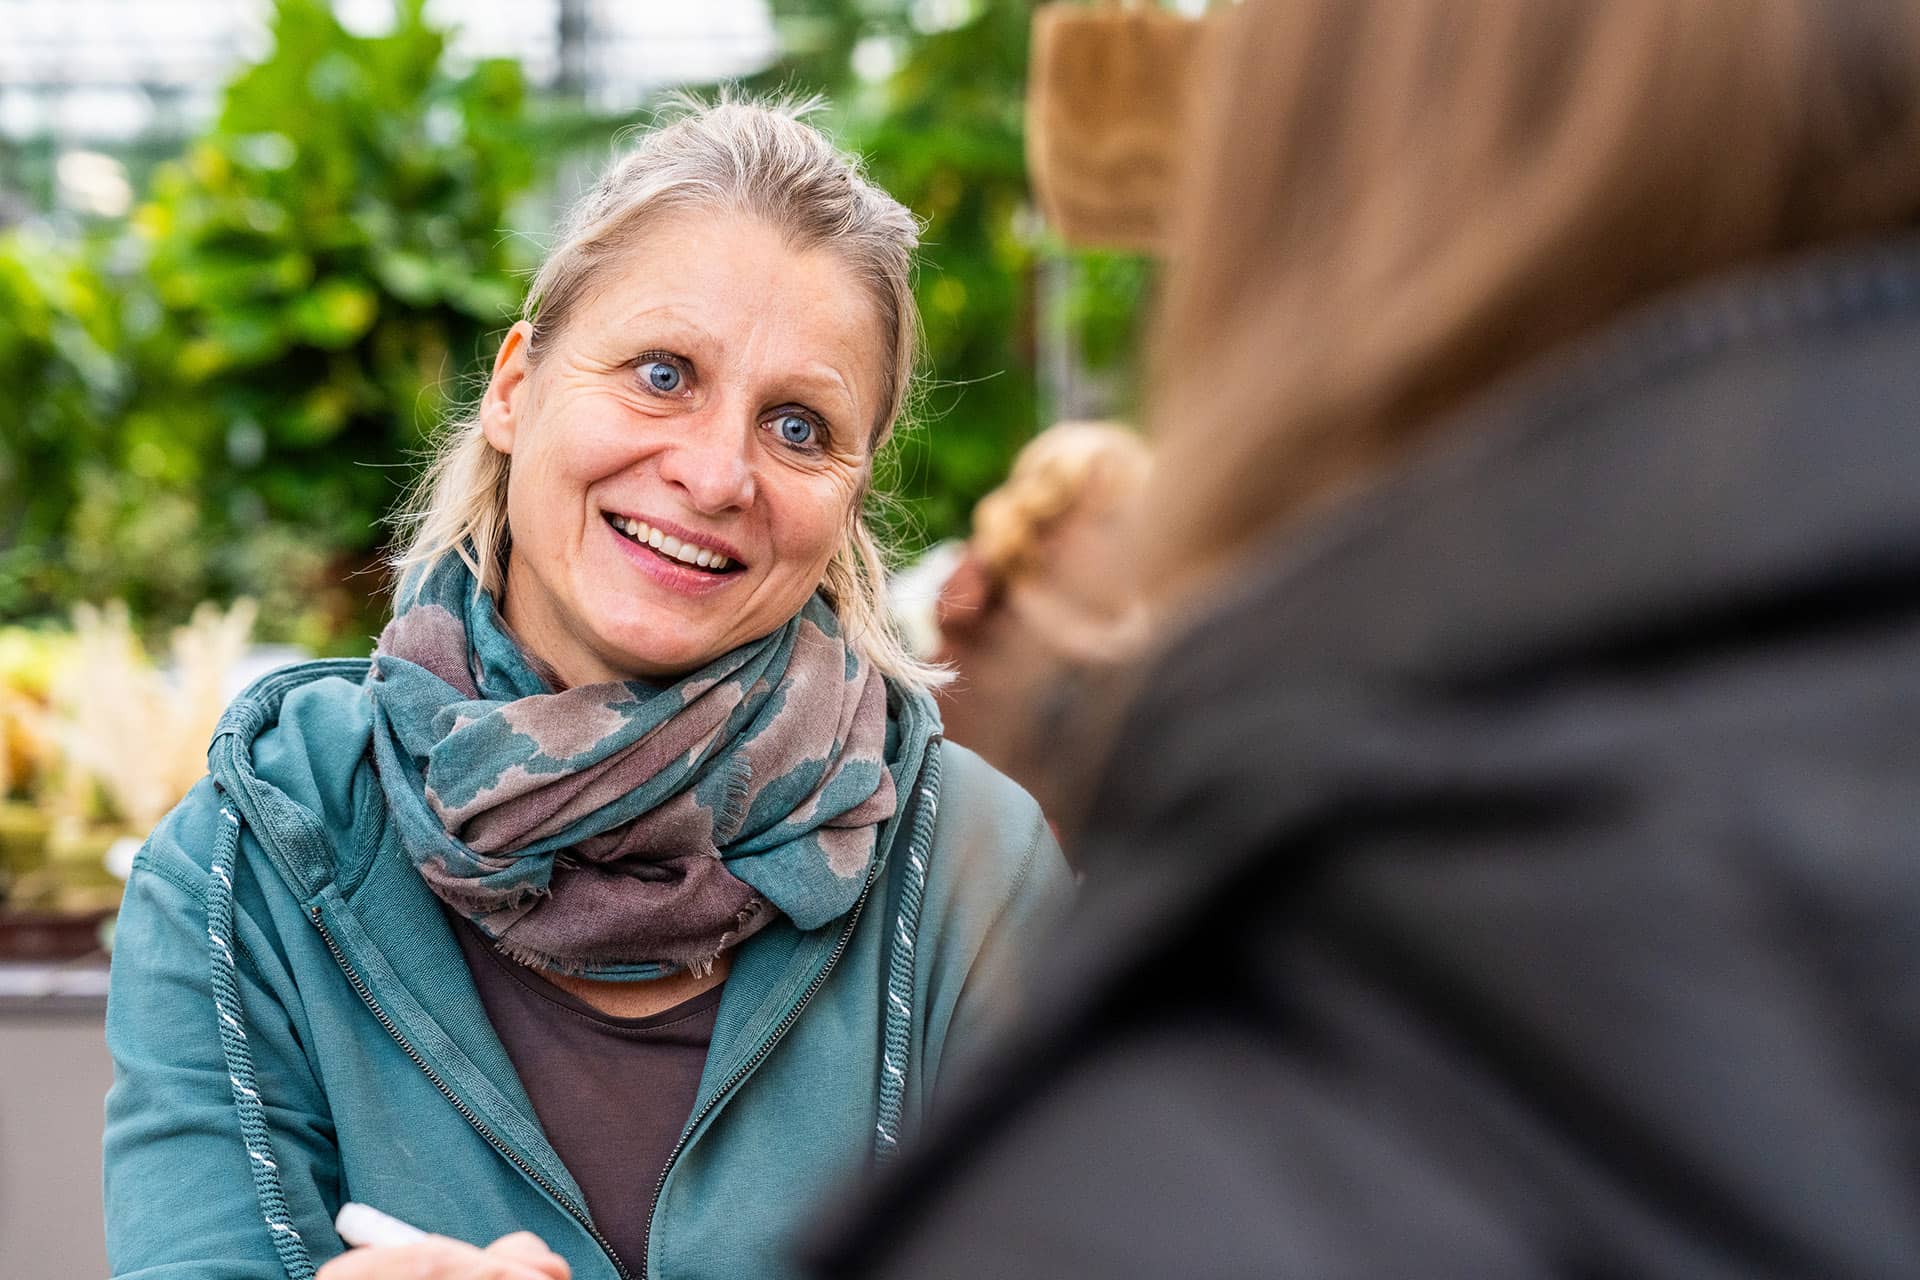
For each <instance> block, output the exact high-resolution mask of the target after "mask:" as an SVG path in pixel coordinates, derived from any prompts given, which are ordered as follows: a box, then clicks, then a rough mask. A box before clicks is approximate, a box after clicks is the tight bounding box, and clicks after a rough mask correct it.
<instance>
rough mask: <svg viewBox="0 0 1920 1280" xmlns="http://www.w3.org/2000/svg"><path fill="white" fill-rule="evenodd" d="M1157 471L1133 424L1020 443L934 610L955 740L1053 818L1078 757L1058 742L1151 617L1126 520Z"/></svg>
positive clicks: (1067, 425)
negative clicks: (1091, 686) (1137, 586)
mask: <svg viewBox="0 0 1920 1280" xmlns="http://www.w3.org/2000/svg"><path fill="white" fill-rule="evenodd" d="M1147 473H1148V454H1147V448H1146V445H1145V444H1144V443H1143V442H1142V441H1141V439H1140V437H1139V435H1138V434H1136V433H1135V432H1133V431H1131V430H1129V429H1128V428H1126V427H1122V426H1118V425H1115V424H1113V423H1105V422H1062V423H1058V424H1056V425H1054V426H1052V427H1049V428H1048V429H1047V430H1045V431H1043V432H1041V433H1040V434H1039V435H1038V436H1036V437H1035V438H1034V439H1033V440H1031V441H1030V442H1028V444H1027V445H1026V446H1025V447H1024V448H1023V449H1021V451H1020V453H1019V455H1018V456H1017V457H1016V458H1015V459H1014V462H1013V466H1012V468H1011V470H1010V471H1009V472H1008V475H1007V479H1006V480H1005V481H1004V482H1003V483H1002V484H1001V485H1000V487H999V488H997V489H995V490H994V491H993V492H991V493H989V494H988V495H987V496H986V497H984V498H982V499H981V500H980V501H979V503H978V504H977V505H976V506H975V507H974V509H973V528H972V532H971V535H970V536H969V538H968V540H967V542H966V544H965V547H964V549H963V551H962V553H961V554H960V555H959V557H958V559H957V562H956V563H955V564H954V565H953V568H952V570H951V572H950V573H949V574H948V576H947V578H946V580H945V582H944V583H943V584H942V586H941V589H940V593H939V596H938V600H937V603H936V606H935V617H936V621H937V624H938V639H937V643H936V647H935V649H934V653H933V657H934V659H935V661H937V662H939V663H941V664H942V665H944V666H946V667H948V669H950V670H951V671H952V672H953V673H954V679H953V680H952V681H951V682H950V683H948V684H946V685H944V686H942V687H941V688H940V689H939V690H938V691H937V692H936V694H935V696H936V698H937V699H938V700H939V703H940V713H941V720H942V722H943V723H944V724H945V726H946V733H947V737H948V739H949V740H950V741H953V742H958V743H962V744H964V745H966V746H968V747H971V748H973V750H975V751H977V752H978V753H979V754H980V756H981V758H983V759H984V760H986V761H987V763H989V764H991V765H993V766H994V767H995V768H997V769H1000V770H1002V771H1003V772H1005V773H1007V774H1008V775H1010V776H1011V777H1013V778H1014V779H1016V780H1017V781H1018V782H1020V784H1021V785H1022V786H1024V787H1025V788H1026V789H1027V790H1028V791H1029V792H1030V793H1032V794H1033V795H1034V796H1035V797H1036V798H1037V799H1038V800H1039V801H1040V807H1041V809H1042V810H1044V811H1045V812H1046V813H1047V814H1048V815H1049V816H1050V817H1053V818H1055V819H1056V820H1057V819H1058V818H1059V816H1060V815H1061V814H1062V813H1063V812H1064V811H1065V809H1066V808H1067V807H1068V805H1069V804H1070V799H1069V797H1070V796H1071V795H1072V794H1073V791H1074V787H1073V779H1072V776H1071V769H1072V766H1073V764H1074V763H1075V758H1076V755H1077V753H1074V752H1064V753H1063V752H1062V751H1061V749H1060V743H1059V742H1058V741H1056V740H1055V739H1054V738H1053V736H1052V730H1054V729H1055V728H1056V727H1057V726H1058V724H1059V723H1060V717H1061V715H1062V714H1064V710H1065V708H1066V707H1068V706H1070V705H1071V699H1072V691H1073V688H1074V686H1075V684H1076V682H1077V681H1079V680H1081V679H1083V678H1085V677H1086V676H1088V675H1096V674H1097V673H1099V672H1101V671H1103V670H1105V669H1106V668H1108V667H1110V666H1111V665H1113V664H1115V663H1118V662H1119V661H1121V660H1122V659H1124V658H1127V657H1131V656H1133V655H1134V654H1135V651H1136V650H1137V648H1138V645H1139V644H1140V642H1141V641H1142V640H1143V639H1144V635H1145V618H1144V611H1143V610H1142V609H1141V607H1140V605H1139V603H1138V601H1136V600H1134V599H1132V598H1131V597H1130V595H1129V594H1128V592H1127V591H1126V587H1125V584H1126V583H1127V582H1128V580H1129V575H1128V574H1127V572H1126V567H1125V565H1124V563H1121V562H1120V556H1121V553H1122V551H1123V548H1122V547H1121V545H1120V536H1121V533H1122V520H1123V518H1124V513H1125V512H1126V510H1127V504H1128V503H1129V502H1131V501H1132V500H1134V499H1135V498H1136V497H1137V496H1138V494H1139V491H1140V488H1141V486H1142V485H1143V484H1144V483H1145V481H1146V477H1147Z"/></svg>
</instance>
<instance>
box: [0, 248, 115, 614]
mask: <svg viewBox="0 0 1920 1280" xmlns="http://www.w3.org/2000/svg"><path fill="white" fill-rule="evenodd" d="M118 311H119V309H118V305H117V299H116V297H115V294H114V291H113V290H112V288H111V287H110V286H109V284H108V282H107V281H106V280H104V279H103V278H102V276H101V275H100V273H99V272H98V271H97V270H96V269H95V268H94V267H93V266H92V264H91V263H90V262H89V261H88V259H87V256H86V255H85V254H84V253H83V252H81V250H80V249H79V248H78V247H73V246H63V245H59V244H55V243H52V242H51V241H49V240H48V239H47V238H46V237H43V236H37V235H30V234H27V233H24V232H20V233H15V234H12V235H9V236H6V237H0V386H4V387H5V388H6V394H5V400H4V403H0V414H4V415H6V416H5V418H4V419H0V420H4V421H5V422H6V430H5V431H0V616H16V617H17V616H21V615H24V614H28V613H32V612H35V611H36V606H37V605H38V604H39V603H40V602H42V601H45V600H50V599H52V598H53V597H54V596H55V595H56V594H58V588H59V586H60V583H59V581H58V579H59V564H58V553H59V548H60V546H61V542H62V538H63V535H64V532H65V526H66V521H67V517H68V513H69V512H71V511H72V510H73V509H74V507H75V505H76V503H77V501H78V498H79V490H80V486H81V485H82V483H83V477H84V475H85V474H86V472H87V470H88V469H89V468H90V467H92V466H94V465H96V464H97V461H98V460H99V459H100V458H102V457H103V456H104V455H106V454H107V453H108V452H109V451H110V449H109V446H110V443H111V426H110V424H112V423H113V422H114V421H115V420H116V419H117V416H118V414H119V411H120V405H121V400H122V395H123V390H124V382H125V376H124V371H123V368H122V366H121V364H120V361H119V359H118V357H117V352H118V348H119V332H118V331H119V314H118Z"/></svg>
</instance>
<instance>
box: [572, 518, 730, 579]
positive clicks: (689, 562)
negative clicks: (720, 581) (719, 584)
mask: <svg viewBox="0 0 1920 1280" xmlns="http://www.w3.org/2000/svg"><path fill="white" fill-rule="evenodd" d="M604 514H605V516H606V521H607V523H608V524H609V525H611V526H613V531H614V532H615V533H617V534H619V535H620V536H621V537H623V538H625V539H626V540H627V541H628V542H632V543H635V544H637V545H639V546H641V547H644V548H646V549H647V550H649V551H651V552H653V554H654V555H656V556H659V557H660V558H661V559H662V560H666V561H668V562H670V563H672V564H674V565H677V566H679V567H681V568H685V569H694V570H698V571H703V572H706V573H711V574H727V573H738V572H739V571H740V570H741V569H742V568H744V567H745V566H743V565H741V564H739V563H737V562H736V561H734V560H733V559H732V558H731V557H729V556H726V555H723V554H722V553H720V552H718V551H715V550H714V549H712V548H711V547H703V546H701V545H700V544H699V543H697V542H692V541H683V540H682V539H680V538H677V537H675V536H674V535H672V534H670V533H661V532H660V530H658V529H656V528H654V527H653V526H652V525H649V524H648V523H647V522H646V521H644V520H636V519H634V518H632V517H630V516H622V515H616V514H614V513H613V512H611V511H608V512H605V513H604Z"/></svg>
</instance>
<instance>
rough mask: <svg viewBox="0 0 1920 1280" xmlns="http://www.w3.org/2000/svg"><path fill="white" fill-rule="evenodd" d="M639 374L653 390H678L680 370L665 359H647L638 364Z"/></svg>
mask: <svg viewBox="0 0 1920 1280" xmlns="http://www.w3.org/2000/svg"><path fill="white" fill-rule="evenodd" d="M640 376H641V377H643V378H645V379H646V380H647V385H648V386H650V387H652V388H653V389H654V390H655V391H678V390H679V389H680V370H679V369H678V368H677V367H676V366H674V365H672V364H670V363H668V362H667V361H665V360H648V361H647V362H646V363H644V364H642V365H641V366H640Z"/></svg>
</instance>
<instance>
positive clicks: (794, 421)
mask: <svg viewBox="0 0 1920 1280" xmlns="http://www.w3.org/2000/svg"><path fill="white" fill-rule="evenodd" d="M774 427H775V429H776V430H778V431H779V432H780V438H781V439H782V440H785V441H786V442H787V443H788V444H811V443H812V442H813V420H812V419H810V418H806V417H803V416H801V415H800V414H797V413H783V414H781V415H780V417H779V419H778V420H777V421H775V423H774Z"/></svg>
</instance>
